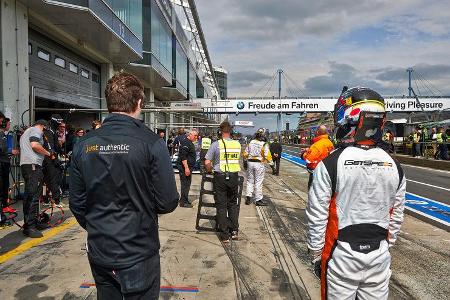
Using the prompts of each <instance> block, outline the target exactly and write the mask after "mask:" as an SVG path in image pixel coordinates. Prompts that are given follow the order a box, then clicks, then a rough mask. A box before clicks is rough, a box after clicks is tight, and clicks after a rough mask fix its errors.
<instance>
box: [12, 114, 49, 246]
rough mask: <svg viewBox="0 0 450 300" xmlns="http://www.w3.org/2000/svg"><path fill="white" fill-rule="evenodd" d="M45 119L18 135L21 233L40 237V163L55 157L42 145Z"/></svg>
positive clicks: (42, 178)
mask: <svg viewBox="0 0 450 300" xmlns="http://www.w3.org/2000/svg"><path fill="white" fill-rule="evenodd" d="M46 126H47V121H45V120H38V121H36V123H34V125H33V126H32V127H29V128H28V129H27V130H25V131H24V133H23V134H22V136H21V137H20V141H19V142H20V169H21V171H22V176H23V179H24V180H25V194H26V197H25V199H24V201H23V214H24V225H23V234H24V235H26V236H28V237H31V238H40V237H42V233H41V232H40V231H39V230H38V229H37V225H38V220H37V216H38V212H39V211H38V210H39V197H40V195H41V191H42V182H43V180H44V173H43V171H42V163H43V161H44V157H47V158H49V159H55V155H54V153H52V152H51V151H48V150H46V149H45V148H44V147H43V145H44V138H43V135H44V129H45V127H46Z"/></svg>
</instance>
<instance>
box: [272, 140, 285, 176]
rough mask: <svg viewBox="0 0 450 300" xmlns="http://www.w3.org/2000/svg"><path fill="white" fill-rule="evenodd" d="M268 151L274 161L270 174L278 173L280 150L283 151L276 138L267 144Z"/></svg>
mask: <svg viewBox="0 0 450 300" xmlns="http://www.w3.org/2000/svg"><path fill="white" fill-rule="evenodd" d="M269 149H270V153H271V154H272V159H273V162H274V164H275V165H274V166H271V168H272V175H276V176H278V175H280V160H281V152H283V147H282V146H281V144H280V143H279V142H278V139H277V138H275V139H274V141H273V143H272V144H270V146H269Z"/></svg>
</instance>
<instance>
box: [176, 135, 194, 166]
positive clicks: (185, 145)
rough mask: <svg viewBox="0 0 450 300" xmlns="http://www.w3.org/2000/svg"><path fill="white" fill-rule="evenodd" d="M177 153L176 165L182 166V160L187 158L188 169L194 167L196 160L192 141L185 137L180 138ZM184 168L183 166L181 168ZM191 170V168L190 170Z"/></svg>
mask: <svg viewBox="0 0 450 300" xmlns="http://www.w3.org/2000/svg"><path fill="white" fill-rule="evenodd" d="M179 150H180V151H179V153H178V166H179V167H183V163H182V161H183V160H187V164H188V166H189V168H190V169H192V168H193V167H195V163H196V161H197V152H196V151H195V146H194V143H192V142H191V141H190V140H189V139H187V138H185V139H182V140H180V148H179ZM183 169H184V168H183ZM191 171H192V170H191Z"/></svg>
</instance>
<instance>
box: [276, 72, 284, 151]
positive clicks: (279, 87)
mask: <svg viewBox="0 0 450 300" xmlns="http://www.w3.org/2000/svg"><path fill="white" fill-rule="evenodd" d="M281 74H283V70H282V69H278V99H280V100H281ZM281 126H282V123H281V113H278V114H277V137H278V140H279V141H280V142H281V137H280V127H281Z"/></svg>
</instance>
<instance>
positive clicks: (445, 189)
mask: <svg viewBox="0 0 450 300" xmlns="http://www.w3.org/2000/svg"><path fill="white" fill-rule="evenodd" d="M406 181H411V182H414V183H418V184H422V185H426V186H431V187H433V188H436V189H441V190H444V191H447V192H450V189H447V188H444V187H442V186H437V185H432V184H429V183H425V182H420V181H415V180H412V179H406Z"/></svg>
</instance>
